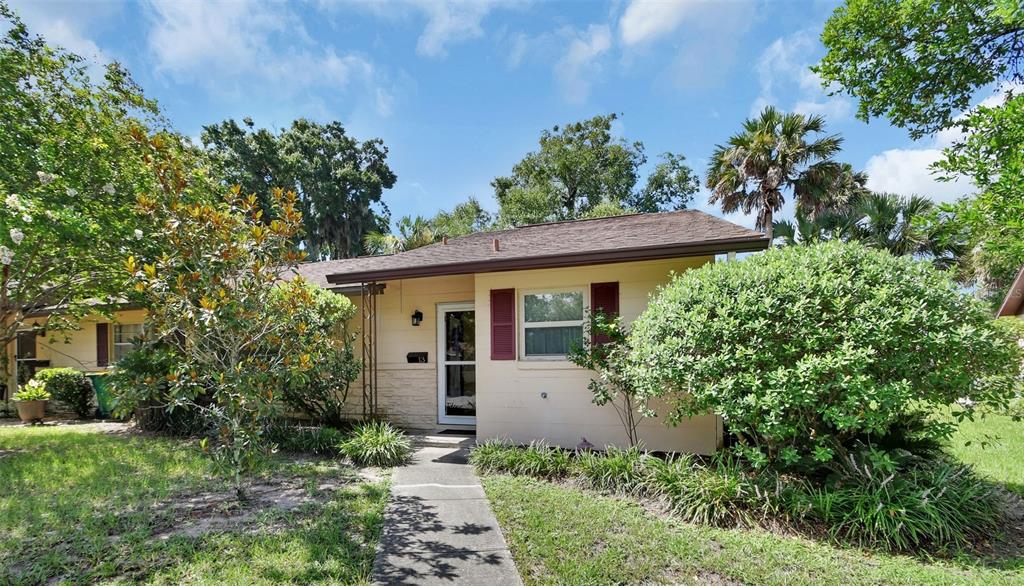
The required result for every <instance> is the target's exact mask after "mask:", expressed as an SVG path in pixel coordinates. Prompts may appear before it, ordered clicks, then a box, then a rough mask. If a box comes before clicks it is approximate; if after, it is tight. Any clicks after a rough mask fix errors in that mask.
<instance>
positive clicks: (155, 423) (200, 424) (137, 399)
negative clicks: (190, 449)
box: [110, 343, 212, 437]
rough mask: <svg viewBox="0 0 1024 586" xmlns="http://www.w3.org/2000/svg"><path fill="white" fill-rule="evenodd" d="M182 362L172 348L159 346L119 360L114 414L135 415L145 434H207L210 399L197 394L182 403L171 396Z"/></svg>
mask: <svg viewBox="0 0 1024 586" xmlns="http://www.w3.org/2000/svg"><path fill="white" fill-rule="evenodd" d="M179 361H180V357H179V356H178V355H177V353H176V352H175V351H174V348H173V346H172V345H170V344H158V343H152V344H148V345H145V346H141V347H139V348H137V349H135V350H133V351H132V352H129V353H128V354H127V355H126V356H125V357H124V358H122V359H121V360H119V361H118V362H117V365H116V366H115V367H114V372H113V374H111V375H110V380H111V392H112V393H113V395H114V397H115V401H116V402H115V407H114V413H115V415H117V416H119V417H129V416H134V417H135V423H136V425H138V426H139V428H140V429H143V430H145V431H154V432H161V433H167V434H171V435H176V436H184V437H196V436H202V435H207V434H208V433H209V432H210V422H209V420H208V419H207V417H206V416H205V415H204V413H203V409H206V408H208V407H209V406H210V404H211V403H212V399H211V397H210V396H209V395H208V394H206V393H201V392H197V393H196V395H195V397H194V398H193V399H192V400H191V401H189V402H181V401H175V400H174V398H173V397H172V396H171V392H170V383H169V382H168V381H169V380H170V379H171V378H173V377H174V372H175V371H176V369H177V368H178V362H179ZM193 404H194V405H195V406H193Z"/></svg>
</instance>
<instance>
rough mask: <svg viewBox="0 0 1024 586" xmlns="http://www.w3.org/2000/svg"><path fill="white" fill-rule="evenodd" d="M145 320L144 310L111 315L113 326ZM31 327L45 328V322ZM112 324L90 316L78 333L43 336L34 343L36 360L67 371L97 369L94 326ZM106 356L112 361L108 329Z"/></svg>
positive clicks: (111, 334)
mask: <svg viewBox="0 0 1024 586" xmlns="http://www.w3.org/2000/svg"><path fill="white" fill-rule="evenodd" d="M145 316H146V312H145V310H142V309H133V310H128V311H119V312H117V313H116V314H115V316H114V317H115V320H114V321H115V322H116V323H121V324H141V323H142V321H143V319H144V318H145ZM31 323H33V324H35V323H38V324H40V325H42V324H45V319H42V318H40V319H38V320H33V321H32V322H31ZM97 323H113V322H111V321H110V320H108V319H107V318H105V317H103V316H99V315H91V316H88V317H86V318H85V319H84V320H82V322H81V329H78V330H73V331H68V332H47V334H46V335H45V336H40V337H39V338H37V341H36V357H37V359H38V360H49V361H50V366H51V367H55V368H56V367H70V368H76V369H78V370H85V371H88V370H97V369H101V367H99V366H98V365H97V363H96V324H97ZM109 343H110V348H109V356H110V357H111V359H113V356H114V350H113V343H114V330H113V328H111V329H110V342H109Z"/></svg>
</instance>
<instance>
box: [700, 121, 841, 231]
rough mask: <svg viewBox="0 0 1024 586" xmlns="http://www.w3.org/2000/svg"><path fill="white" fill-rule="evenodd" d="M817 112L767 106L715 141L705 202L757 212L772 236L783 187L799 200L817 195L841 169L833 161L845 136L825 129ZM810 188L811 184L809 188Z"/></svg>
mask: <svg viewBox="0 0 1024 586" xmlns="http://www.w3.org/2000/svg"><path fill="white" fill-rule="evenodd" d="M824 128H825V120H824V118H822V117H821V116H804V115H802V114H783V113H781V112H779V111H778V110H776V109H775V108H773V107H771V106H768V107H767V108H765V109H764V111H762V112H761V114H760V115H759V116H758V117H756V118H751V119H748V120H747V121H745V122H744V123H743V131H742V132H740V133H739V134H736V135H733V136H732V137H731V138H729V141H728V142H727V144H726V145H724V146H723V145H717V146H716V147H715V151H714V153H713V154H712V158H711V164H710V166H709V167H708V173H707V187H708V188H709V189H711V197H710V198H709V199H708V202H709V203H713V204H720V205H721V206H722V211H723V212H726V213H730V212H735V211H737V210H742V211H743V212H744V213H750V212H755V211H756V213H757V223H756V227H757V229H758V230H763V231H764V232H765V236H766V237H767V238H768V239H769V240H771V239H772V217H773V215H774V214H775V213H776V212H777V211H779V210H780V209H781V208H782V204H783V203H784V202H785V199H784V196H783V192H784V191H786V190H792V191H794V192H795V195H796V197H797V202H798V203H801V204H802V203H804V201H805V200H806V201H808V202H809V201H810V200H811V199H812V198H814V197H815V195H814V194H815V192H816V190H818V188H819V186H823V185H828V184H829V183H833V182H835V181H836V174H837V172H838V171H839V170H840V169H841V168H842V166H841V165H839V164H837V163H836V162H835V161H833V160H832V156H833V155H835V154H836V153H838V152H839V148H840V145H841V144H842V141H843V139H842V138H841V137H839V135H835V134H833V135H829V136H824V137H821V138H818V139H816V140H811V139H809V136H810V135H812V134H818V133H821V132H824ZM812 187H814V189H812Z"/></svg>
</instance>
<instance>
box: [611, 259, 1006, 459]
mask: <svg viewBox="0 0 1024 586" xmlns="http://www.w3.org/2000/svg"><path fill="white" fill-rule="evenodd" d="M629 346H630V351H631V359H630V361H629V365H628V374H629V376H630V378H632V379H633V380H634V381H635V382H636V386H637V389H638V395H640V397H641V399H642V400H650V399H651V398H653V397H664V399H665V400H666V401H667V403H668V404H669V406H670V412H669V414H668V420H669V422H670V423H675V422H678V421H679V420H680V419H682V418H685V417H689V416H695V415H702V414H706V413H709V412H713V413H716V414H718V415H720V416H722V417H723V418H724V419H725V422H726V425H727V426H728V428H729V430H730V432H732V433H733V434H735V435H736V436H737V438H738V442H737V443H738V446H739V447H738V450H739V451H740V452H742V453H743V454H744V455H745V456H746V457H747V458H748V459H749V460H750V461H751V462H752V463H753V464H754V465H757V466H763V465H768V464H771V465H774V466H779V467H781V468H805V469H818V468H822V467H829V466H832V462H833V459H834V458H835V457H836V456H837V455H839V456H841V455H843V454H844V453H845V452H848V451H849V449H850V446H851V444H852V443H853V442H855V441H858V440H860V439H862V438H864V437H865V436H866V437H881V436H885V435H886V434H888V433H889V432H890V431H891V430H892V428H893V427H894V426H895V425H896V424H897V423H898V422H899V421H900V420H901V417H903V416H904V415H905V414H907V413H908V412H912V411H915V410H919V409H920V410H925V411H929V412H933V411H935V410H936V409H937V407H938V406H947V405H950V404H952V403H954V402H955V401H957V399H960V398H963V397H969V398H970V399H972V400H973V401H974V402H975V404H979V405H980V404H993V405H1004V404H1005V403H1006V402H1007V401H1009V399H1010V398H1012V396H1013V389H1014V387H1015V386H1016V385H1017V384H1018V383H1017V380H1016V372H1017V371H1018V365H1019V361H1020V359H1021V349H1020V347H1019V346H1018V345H1017V344H1016V341H1015V340H1013V339H1012V336H1010V335H1009V334H1008V332H1007V330H1006V329H1005V328H1000V327H997V326H996V325H995V320H993V319H992V318H991V315H990V313H989V312H988V310H987V309H986V308H985V307H984V306H983V305H982V304H981V302H979V301H978V300H976V299H973V298H971V297H970V296H968V295H966V294H964V293H963V292H962V291H961V290H960V288H959V287H958V286H957V285H956V284H955V283H954V282H953V281H952V280H951V279H950V278H949V277H948V276H947V275H946V274H944V273H941V272H939V271H936V270H935V269H933V268H932V267H931V266H930V265H929V264H927V263H924V262H918V261H915V260H913V259H910V258H905V257H900V258H897V257H894V256H892V255H891V254H889V253H887V252H884V251H877V250H871V249H868V248H865V247H863V246H861V245H858V244H844V243H839V242H830V243H826V244H820V245H814V246H793V247H786V248H781V249H773V250H769V251H768V252H766V253H764V254H761V255H757V256H752V257H750V258H747V259H745V260H743V261H740V262H728V263H716V264H708V265H705V266H703V267H700V268H698V269H693V270H689V271H686V272H685V273H683V274H681V275H678V276H676V277H674V278H673V280H672V282H671V283H670V284H669V285H667V286H665V287H663V288H662V289H661V290H660V291H659V293H658V294H657V295H656V296H655V297H654V298H653V299H652V301H651V303H650V305H649V306H648V308H647V310H646V311H645V312H644V313H643V314H642V315H641V316H640V318H639V319H638V320H637V321H636V322H634V324H633V327H632V331H631V332H630V338H629ZM964 416H967V417H969V416H970V413H969V412H968V413H966V414H965V415H964ZM923 431H925V432H926V434H927V435H931V436H933V437H936V436H943V435H946V434H948V433H950V432H951V431H952V428H951V426H948V425H943V424H942V422H939V421H935V420H932V421H929V422H928V423H927V424H926V426H925V429H924V430H923Z"/></svg>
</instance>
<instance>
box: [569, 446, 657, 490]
mask: <svg viewBox="0 0 1024 586" xmlns="http://www.w3.org/2000/svg"><path fill="white" fill-rule="evenodd" d="M649 459H656V458H653V457H652V456H648V455H647V453H646V452H644V451H643V448H641V447H638V446H633V447H630V448H627V449H624V450H623V449H619V448H616V447H614V446H609V447H608V449H607V451H605V452H580V453H579V455H578V457H577V459H576V462H575V464H576V465H575V469H576V472H577V473H578V474H579V475H580V476H582V477H583V479H584V480H586V482H587V483H588V484H590V486H591V487H593V488H596V489H598V490H607V491H611V492H623V493H629V492H635V491H636V490H637V489H638V488H639V487H640V486H641V484H643V480H644V475H645V468H644V467H645V464H646V463H647V460H649Z"/></svg>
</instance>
